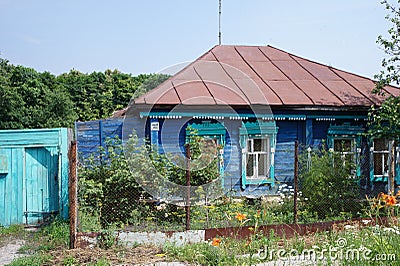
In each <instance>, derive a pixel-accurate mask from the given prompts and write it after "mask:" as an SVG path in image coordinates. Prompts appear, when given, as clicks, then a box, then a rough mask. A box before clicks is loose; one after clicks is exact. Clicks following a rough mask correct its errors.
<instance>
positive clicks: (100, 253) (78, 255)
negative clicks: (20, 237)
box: [49, 246, 165, 265]
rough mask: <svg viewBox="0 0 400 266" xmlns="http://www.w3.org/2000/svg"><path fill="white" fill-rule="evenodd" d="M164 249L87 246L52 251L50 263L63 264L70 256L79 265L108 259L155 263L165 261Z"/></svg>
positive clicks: (111, 261)
mask: <svg viewBox="0 0 400 266" xmlns="http://www.w3.org/2000/svg"><path fill="white" fill-rule="evenodd" d="M161 252H162V250H161V249H160V248H157V247H152V246H137V247H134V248H118V247H117V248H111V249H107V250H105V249H100V248H86V249H80V248H78V249H71V250H55V251H52V252H50V254H51V255H52V257H53V258H54V259H53V260H52V261H51V262H50V263H49V265H63V262H65V261H66V260H68V259H69V258H74V259H75V260H74V261H75V263H77V264H78V265H85V264H87V263H93V262H97V261H101V260H104V259H105V260H106V261H108V262H110V263H111V265H154V264H156V263H157V262H162V261H165V258H164V255H163V254H162V253H161Z"/></svg>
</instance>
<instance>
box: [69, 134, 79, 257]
mask: <svg viewBox="0 0 400 266" xmlns="http://www.w3.org/2000/svg"><path fill="white" fill-rule="evenodd" d="M76 149H77V143H76V141H72V142H71V147H70V150H69V182H68V183H69V186H68V195H69V237H70V238H69V248H70V249H74V248H75V247H76V231H77V225H78V219H77V218H78V215H77V168H76V165H77V152H76Z"/></svg>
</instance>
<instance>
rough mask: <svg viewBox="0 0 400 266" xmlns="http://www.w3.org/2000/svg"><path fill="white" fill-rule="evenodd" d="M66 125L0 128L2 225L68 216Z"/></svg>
mask: <svg viewBox="0 0 400 266" xmlns="http://www.w3.org/2000/svg"><path fill="white" fill-rule="evenodd" d="M71 138H72V132H71V131H70V130H68V129H67V128H54V129H25V130H0V225H1V226H8V225H11V224H25V225H30V226H32V225H33V226H35V225H38V224H41V223H43V222H45V221H46V220H47V219H48V218H49V217H52V216H56V215H59V216H60V217H62V218H64V219H66V218H68V145H69V142H70V140H71Z"/></svg>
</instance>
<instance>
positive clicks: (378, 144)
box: [374, 139, 389, 151]
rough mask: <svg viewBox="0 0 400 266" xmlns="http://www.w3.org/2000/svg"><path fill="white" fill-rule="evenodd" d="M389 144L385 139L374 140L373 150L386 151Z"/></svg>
mask: <svg viewBox="0 0 400 266" xmlns="http://www.w3.org/2000/svg"><path fill="white" fill-rule="evenodd" d="M388 149H389V144H388V142H387V141H386V140H385V139H375V140H374V151H388Z"/></svg>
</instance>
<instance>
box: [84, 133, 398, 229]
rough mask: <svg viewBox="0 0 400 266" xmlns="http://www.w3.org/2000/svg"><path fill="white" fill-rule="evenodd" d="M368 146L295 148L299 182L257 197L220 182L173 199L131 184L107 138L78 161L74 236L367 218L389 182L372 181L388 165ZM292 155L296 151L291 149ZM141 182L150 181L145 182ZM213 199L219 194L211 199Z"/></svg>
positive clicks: (117, 148)
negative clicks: (118, 230)
mask: <svg viewBox="0 0 400 266" xmlns="http://www.w3.org/2000/svg"><path fill="white" fill-rule="evenodd" d="M294 145H295V143H293V146H294ZM374 145H375V149H374V152H373V151H372V150H371V149H369V148H367V146H366V147H363V148H361V149H359V150H357V149H356V150H355V151H354V154H349V153H348V151H347V153H344V152H341V151H338V150H339V147H336V150H335V149H334V150H332V149H331V150H329V149H312V148H305V147H300V148H299V152H298V154H299V155H298V156H297V155H295V156H294V158H295V159H296V160H297V161H298V169H297V170H298V183H297V184H296V182H295V179H294V178H293V179H292V180H289V181H285V182H282V181H279V180H276V182H275V186H271V185H270V184H262V185H258V186H257V185H254V186H253V187H252V190H253V191H258V193H254V195H251V194H247V195H246V197H243V196H240V195H241V194H242V193H241V191H240V187H239V190H235V189H229V190H224V189H221V187H223V185H222V184H221V183H216V184H219V185H218V186H215V187H212V186H210V187H207V190H204V188H203V187H202V186H198V187H196V189H197V190H199V189H203V191H194V190H190V189H191V188H190V187H189V188H188V187H186V186H183V185H182V186H177V188H178V189H180V190H181V191H180V192H179V193H178V195H181V196H180V197H177V198H173V197H170V196H168V195H163V194H162V193H161V194H159V195H158V196H157V197H155V196H154V195H151V194H149V193H148V192H147V191H146V190H145V189H143V187H142V186H141V185H139V183H138V182H137V175H138V174H140V173H134V172H132V171H131V170H130V168H129V159H128V158H126V155H125V154H124V152H123V149H122V145H121V142H120V141H118V140H115V139H114V140H110V141H108V142H107V145H105V147H104V148H100V151H99V152H98V153H96V156H92V157H88V158H86V159H85V161H81V162H80V163H79V169H78V179H79V180H78V187H79V191H78V206H79V207H78V217H79V219H78V220H79V224H78V230H79V231H82V232H88V231H100V230H103V229H105V228H113V227H117V228H121V227H123V228H125V229H129V230H132V231H171V230H177V231H181V230H185V229H188V228H190V229H205V228H221V227H235V226H244V225H246V226H254V225H256V224H257V225H261V224H265V225H267V224H292V223H295V222H297V223H312V222H318V221H331V220H346V219H349V218H356V217H366V216H368V208H369V205H368V204H369V203H368V201H367V200H366V195H368V196H369V197H373V196H376V195H377V193H379V192H381V191H385V189H387V180H386V181H385V182H384V181H380V182H373V181H372V180H371V174H372V172H371V171H372V170H373V174H376V175H374V176H375V177H380V176H379V174H378V173H382V175H383V176H384V175H386V172H385V171H387V170H385V169H389V167H390V164H391V162H389V160H388V153H387V152H386V151H384V149H383V146H384V144H382V143H380V142H376V144H375V143H374ZM379 145H381V146H382V147H381V146H379ZM345 147H346V148H348V145H347V146H346V145H345ZM290 151H291V152H293V151H296V148H293V147H291V148H290ZM375 151H376V152H375ZM275 164H279V161H276V162H275ZM293 164H295V161H293ZM261 165H262V163H261ZM374 166H375V168H373V167H374ZM293 169H296V167H293ZM296 176H297V175H296V174H295V173H293V177H296ZM141 178H144V179H147V181H148V182H151V181H152V179H151V178H152V177H151V176H144V177H141ZM238 180H240V179H239V178H238ZM382 180H383V179H382ZM260 191H261V192H260ZM263 191H264V192H265V193H262V192H263ZM216 193H219V195H220V196H219V197H216V196H215V194H216ZM166 194H167V193H166ZM191 195H196V197H198V195H202V197H203V198H202V200H199V199H198V198H197V199H196V201H195V202H196V204H187V203H188V202H191V201H190V199H191V198H190V197H191ZM187 205H189V207H185V206H187Z"/></svg>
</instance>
